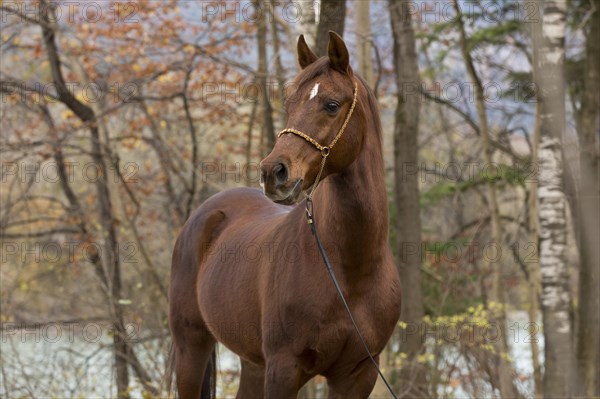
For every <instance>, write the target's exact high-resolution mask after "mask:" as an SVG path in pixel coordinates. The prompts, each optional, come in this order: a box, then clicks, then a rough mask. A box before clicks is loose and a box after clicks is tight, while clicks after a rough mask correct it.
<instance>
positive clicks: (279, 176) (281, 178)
mask: <svg viewBox="0 0 600 399" xmlns="http://www.w3.org/2000/svg"><path fill="white" fill-rule="evenodd" d="M273 174H274V175H275V184H276V185H280V184H283V183H285V182H286V181H287V178H288V170H287V167H286V166H285V165H284V164H282V163H278V164H277V165H275V167H274V168H273Z"/></svg>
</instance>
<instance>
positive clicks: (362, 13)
mask: <svg viewBox="0 0 600 399" xmlns="http://www.w3.org/2000/svg"><path fill="white" fill-rule="evenodd" d="M370 4H371V3H370V1H369V0H361V1H357V2H356V7H355V10H356V35H357V36H358V52H357V57H356V58H357V59H358V73H359V74H360V76H362V77H363V79H364V80H365V81H366V82H367V83H368V84H369V86H370V87H371V88H374V87H375V74H374V72H373V57H372V55H371V50H372V49H373V46H372V44H371V43H372V42H371V41H372V33H371V15H370V13H369V10H370Z"/></svg>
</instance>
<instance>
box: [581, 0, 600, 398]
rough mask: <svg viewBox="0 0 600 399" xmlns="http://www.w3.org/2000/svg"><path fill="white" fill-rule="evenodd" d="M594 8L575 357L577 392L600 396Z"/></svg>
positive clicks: (599, 102) (599, 116) (584, 104)
mask: <svg viewBox="0 0 600 399" xmlns="http://www.w3.org/2000/svg"><path fill="white" fill-rule="evenodd" d="M592 8H593V10H594V13H593V14H592V17H591V18H590V20H589V22H588V24H589V26H590V31H589V33H588V34H587V39H586V59H585V77H584V82H585V85H584V90H583V95H582V98H581V108H580V110H579V115H578V118H577V119H578V121H579V123H578V124H577V125H578V126H577V133H578V137H579V170H580V178H579V192H578V201H577V202H578V205H579V212H578V219H579V220H578V223H577V228H578V230H579V231H578V241H579V261H580V269H579V308H578V330H577V359H578V366H579V373H578V374H579V375H580V376H581V391H580V392H579V393H580V394H581V395H585V396H588V397H594V396H600V295H598V287H599V286H600V245H598V240H599V239H600V187H599V180H600V171H599V168H600V162H599V157H600V154H599V153H598V127H599V126H600V112H599V111H600V73H599V71H598V68H599V67H598V65H600V40H599V39H598V38H600V1H598V0H592Z"/></svg>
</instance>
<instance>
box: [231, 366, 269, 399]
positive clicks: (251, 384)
mask: <svg viewBox="0 0 600 399" xmlns="http://www.w3.org/2000/svg"><path fill="white" fill-rule="evenodd" d="M241 363H242V373H241V375H240V387H239V389H238V393H237V396H236V398H237V399H262V398H264V397H265V368H264V367H262V366H258V365H256V364H254V363H250V362H248V361H246V360H241Z"/></svg>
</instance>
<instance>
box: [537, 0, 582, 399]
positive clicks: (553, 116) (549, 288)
mask: <svg viewBox="0 0 600 399" xmlns="http://www.w3.org/2000/svg"><path fill="white" fill-rule="evenodd" d="M543 4H544V8H543V18H542V26H541V35H542V40H541V48H540V49H539V52H538V54H539V59H538V60H537V65H536V73H535V75H536V80H537V84H538V87H539V88H540V97H539V99H540V101H541V104H540V106H541V131H540V136H541V137H540V149H539V156H538V160H539V183H538V200H539V208H538V215H539V229H540V252H539V254H540V274H541V285H542V292H541V295H540V302H541V308H542V318H543V324H544V329H543V330H544V338H545V346H544V354H545V361H544V369H545V372H544V381H543V385H544V397H545V398H568V397H571V396H572V394H573V384H572V377H573V374H572V370H573V367H574V365H575V361H574V359H575V358H574V353H573V344H572V336H573V332H572V328H571V318H570V312H571V292H570V288H569V273H568V265H567V262H566V260H567V257H566V250H567V220H566V219H567V218H566V216H567V212H568V211H569V208H568V203H567V201H566V199H567V198H566V196H565V192H564V187H563V162H562V149H561V142H562V137H563V135H564V131H565V88H564V57H565V49H564V41H565V29H566V2H565V1H563V0H557V1H545V2H544V3H543Z"/></svg>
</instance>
